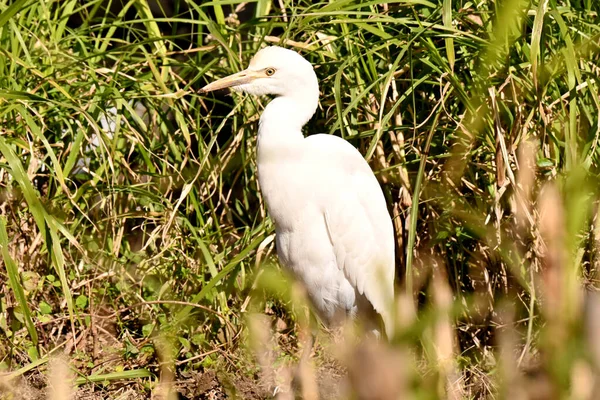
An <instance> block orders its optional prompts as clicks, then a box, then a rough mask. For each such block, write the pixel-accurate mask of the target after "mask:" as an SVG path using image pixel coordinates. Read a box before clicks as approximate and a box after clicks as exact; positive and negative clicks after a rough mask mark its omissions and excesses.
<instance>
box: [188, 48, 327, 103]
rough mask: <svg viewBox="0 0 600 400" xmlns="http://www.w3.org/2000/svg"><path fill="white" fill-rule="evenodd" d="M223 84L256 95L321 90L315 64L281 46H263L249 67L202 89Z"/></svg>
mask: <svg viewBox="0 0 600 400" xmlns="http://www.w3.org/2000/svg"><path fill="white" fill-rule="evenodd" d="M224 88H232V89H233V90H236V91H240V92H246V93H250V94H254V95H265V94H273V95H276V96H294V95H295V94H296V93H303V92H305V91H306V90H307V89H308V90H310V91H311V92H314V91H315V90H316V93H317V96H318V90H319V89H318V83H317V76H316V75H315V71H314V69H313V67H312V65H311V64H310V63H309V62H308V61H306V60H305V59H304V58H303V57H302V56H301V55H300V54H298V53H296V52H295V51H293V50H288V49H284V48H282V47H278V46H271V47H266V48H264V49H262V50H260V51H259V52H258V53H256V55H255V56H254V57H253V58H252V60H251V61H250V65H249V66H248V68H247V69H245V70H243V71H241V72H238V73H237V74H233V75H229V76H227V77H225V78H222V79H219V80H217V81H214V82H212V83H209V84H208V85H206V86H204V87H203V88H202V89H200V91H201V92H210V91H213V90H219V89H224Z"/></svg>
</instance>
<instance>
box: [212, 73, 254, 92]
mask: <svg viewBox="0 0 600 400" xmlns="http://www.w3.org/2000/svg"><path fill="white" fill-rule="evenodd" d="M261 76H262V75H261V74H260V72H259V71H249V70H247V69H246V70H244V71H241V72H238V73H237V74H233V75H229V76H226V77H225V78H221V79H219V80H216V81H214V82H212V83H209V84H208V85H206V86H204V87H203V88H202V89H200V93H206V92H212V91H213V90H219V89H225V88H228V87H233V86H239V85H243V84H245V83H250V82H252V81H253V80H255V79H256V78H260V77H261Z"/></svg>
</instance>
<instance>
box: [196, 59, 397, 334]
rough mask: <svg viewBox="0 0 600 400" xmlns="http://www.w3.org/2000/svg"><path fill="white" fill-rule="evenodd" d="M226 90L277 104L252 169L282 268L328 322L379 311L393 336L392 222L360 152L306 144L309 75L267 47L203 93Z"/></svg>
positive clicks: (319, 141)
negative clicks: (269, 98) (271, 96)
mask: <svg viewBox="0 0 600 400" xmlns="http://www.w3.org/2000/svg"><path fill="white" fill-rule="evenodd" d="M278 74H279V76H278ZM277 78H278V79H277ZM269 80H270V81H269ZM231 82H237V84H231ZM211 85H212V87H211ZM228 86H231V87H233V88H234V89H236V90H241V91H245V92H249V93H253V94H275V95H277V96H278V97H276V98H275V99H274V100H272V101H271V102H270V103H269V104H268V105H267V107H266V108H265V110H264V112H263V114H262V116H261V118H260V125H259V133H258V148H257V166H258V178H259V182H260V187H261V192H262V195H263V197H264V199H265V203H266V204H267V208H268V211H269V214H270V215H271V218H272V219H273V221H274V223H275V230H276V244H277V253H278V256H279V259H280V261H281V263H282V264H283V265H284V266H286V267H287V268H289V269H290V270H291V272H292V273H293V274H294V275H295V276H297V277H298V278H299V279H300V281H302V282H303V284H304V286H305V287H306V289H307V292H308V294H309V296H310V298H311V300H312V302H313V304H314V306H315V308H316V309H317V311H318V312H319V314H320V315H321V317H322V318H323V319H324V320H325V322H327V323H329V324H337V323H339V322H341V321H342V320H343V319H344V318H345V317H346V316H348V315H349V316H352V317H354V316H355V315H357V314H358V315H365V316H367V315H372V314H373V310H375V311H377V312H378V313H379V314H380V315H381V316H382V319H383V322H384V324H385V328H386V331H387V334H388V336H390V335H391V332H392V325H393V320H392V312H391V309H392V308H393V298H394V286H393V285H394V270H395V268H394V235H393V227H392V222H391V219H390V216H389V213H388V211H387V207H386V203H385V198H384V196H383V193H382V191H381V188H380V187H379V183H378V182H377V179H376V178H375V176H374V175H373V172H372V171H371V169H370V167H369V165H368V164H367V162H366V161H365V160H364V158H363V157H362V156H361V154H360V153H359V152H358V150H356V149H355V148H354V147H353V146H352V145H351V144H350V143H348V142H346V141H345V140H343V139H341V138H339V137H336V136H332V135H324V134H318V135H312V136H308V137H306V138H305V137H304V136H303V134H302V127H303V126H304V124H305V123H306V122H307V121H308V120H309V119H310V117H311V116H312V115H313V114H314V112H315V110H316V108H317V104H318V96H319V89H318V83H317V78H316V75H315V73H314V70H313V68H312V66H311V65H310V63H308V62H307V61H306V60H305V59H304V58H302V57H301V56H300V55H298V54H297V53H295V52H293V51H291V50H286V49H282V48H280V47H268V48H266V49H263V50H261V51H259V52H258V53H257V55H256V56H255V57H254V58H253V60H252V62H251V63H250V66H249V68H248V69H247V70H246V71H242V72H241V73H239V74H235V75H233V76H232V77H228V78H223V79H222V80H219V81H217V82H215V83H213V84H210V85H208V86H207V87H205V88H204V90H205V91H208V90H214V89H218V88H221V87H228Z"/></svg>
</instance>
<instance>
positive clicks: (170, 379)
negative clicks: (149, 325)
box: [152, 337, 178, 400]
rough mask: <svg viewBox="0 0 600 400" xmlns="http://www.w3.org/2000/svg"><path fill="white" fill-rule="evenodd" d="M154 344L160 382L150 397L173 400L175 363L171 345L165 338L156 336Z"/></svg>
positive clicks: (175, 394) (175, 396) (175, 397)
mask: <svg viewBox="0 0 600 400" xmlns="http://www.w3.org/2000/svg"><path fill="white" fill-rule="evenodd" d="M155 346H156V349H157V353H158V359H159V365H160V382H159V384H158V386H157V388H156V389H155V390H154V391H153V392H152V399H156V400H175V399H177V397H178V396H177V392H176V390H175V388H174V385H173V384H174V382H175V363H174V359H173V346H171V345H170V344H169V342H168V340H166V339H165V338H161V337H159V338H157V340H156V341H155Z"/></svg>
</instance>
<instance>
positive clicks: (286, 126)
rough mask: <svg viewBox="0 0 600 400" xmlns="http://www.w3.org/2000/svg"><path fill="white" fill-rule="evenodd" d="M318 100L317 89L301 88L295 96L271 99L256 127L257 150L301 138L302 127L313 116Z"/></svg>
mask: <svg viewBox="0 0 600 400" xmlns="http://www.w3.org/2000/svg"><path fill="white" fill-rule="evenodd" d="M318 102H319V89H318V88H317V89H316V90H313V91H311V90H307V89H306V88H305V90H302V91H300V92H298V94H297V95H295V96H280V97H276V98H275V99H273V100H272V101H271V102H270V103H269V104H268V105H267V107H265V110H264V111H263V113H262V115H261V116H260V124H259V128H258V147H259V149H258V151H259V152H260V151H261V148H265V147H271V146H280V145H286V144H293V142H295V141H297V140H301V139H302V138H303V135H302V127H303V126H304V125H305V124H306V123H307V122H308V120H309V119H310V118H311V117H312V116H313V114H314V113H315V111H316V109H317V105H318Z"/></svg>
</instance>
